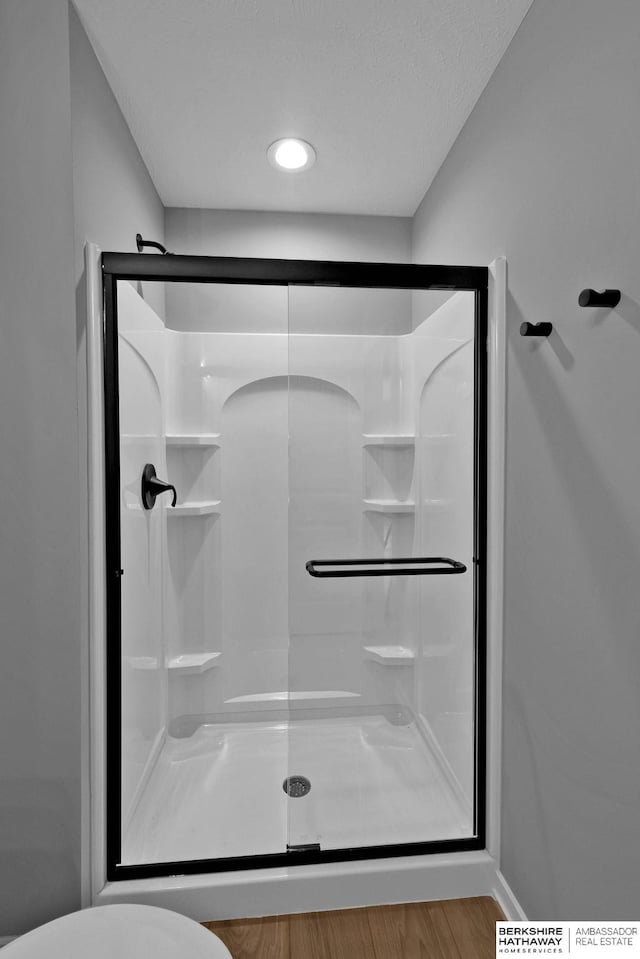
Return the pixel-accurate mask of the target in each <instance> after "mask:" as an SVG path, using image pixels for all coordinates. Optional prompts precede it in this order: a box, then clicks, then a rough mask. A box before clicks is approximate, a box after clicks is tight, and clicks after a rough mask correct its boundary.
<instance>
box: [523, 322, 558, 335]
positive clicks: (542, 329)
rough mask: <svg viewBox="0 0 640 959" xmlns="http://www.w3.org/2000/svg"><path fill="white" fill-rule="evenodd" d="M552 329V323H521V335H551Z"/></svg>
mask: <svg viewBox="0 0 640 959" xmlns="http://www.w3.org/2000/svg"><path fill="white" fill-rule="evenodd" d="M552 329H553V324H552V323H521V324H520V336H549V333H551V331H552Z"/></svg>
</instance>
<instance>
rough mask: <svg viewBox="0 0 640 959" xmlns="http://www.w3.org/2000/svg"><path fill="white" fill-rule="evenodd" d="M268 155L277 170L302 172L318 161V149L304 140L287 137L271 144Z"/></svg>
mask: <svg viewBox="0 0 640 959" xmlns="http://www.w3.org/2000/svg"><path fill="white" fill-rule="evenodd" d="M267 157H268V160H269V163H270V164H271V166H274V167H275V168H276V170H286V172H287V173H300V171H301V170H308V169H309V167H310V166H313V164H314V163H315V162H316V151H315V150H314V149H313V147H312V146H311V144H310V143H306V142H305V141H304V140H298V139H296V138H294V137H286V138H285V139H283V140H276V141H275V142H274V143H272V144H271V146H270V147H269V149H268V150H267Z"/></svg>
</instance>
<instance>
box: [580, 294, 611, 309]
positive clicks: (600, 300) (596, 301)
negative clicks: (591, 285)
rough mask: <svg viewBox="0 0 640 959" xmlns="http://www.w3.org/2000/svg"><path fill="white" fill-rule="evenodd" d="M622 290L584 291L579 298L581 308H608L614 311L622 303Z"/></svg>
mask: <svg viewBox="0 0 640 959" xmlns="http://www.w3.org/2000/svg"><path fill="white" fill-rule="evenodd" d="M620 296H621V294H620V290H602V291H601V292H600V293H598V291H597V290H583V291H582V293H581V294H580V296H579V297H578V304H579V305H580V306H608V307H609V308H610V309H613V307H614V306H617V305H618V303H619V302H620Z"/></svg>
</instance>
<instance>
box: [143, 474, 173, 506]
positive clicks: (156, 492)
mask: <svg viewBox="0 0 640 959" xmlns="http://www.w3.org/2000/svg"><path fill="white" fill-rule="evenodd" d="M169 490H173V499H172V500H171V505H172V506H175V505H176V501H177V499H178V494H177V493H176V488H175V486H172V485H171V483H165V482H164V481H163V480H161V479H158V477H157V476H156V468H155V466H154V465H153V463H147V464H146V465H145V468H144V469H143V471H142V489H141V493H142V505H143V506H144V508H145V509H153V507H154V506H155V505H156V496H160V494H161V493H168V492H169Z"/></svg>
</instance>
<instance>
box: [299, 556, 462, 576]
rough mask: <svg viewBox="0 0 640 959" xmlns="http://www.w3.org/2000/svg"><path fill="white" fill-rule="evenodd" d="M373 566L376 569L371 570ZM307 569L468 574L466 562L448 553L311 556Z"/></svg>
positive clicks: (312, 571)
mask: <svg viewBox="0 0 640 959" xmlns="http://www.w3.org/2000/svg"><path fill="white" fill-rule="evenodd" d="M438 564H439V565H438ZM319 567H322V568H321V569H320V568H319ZM336 567H348V568H347V569H343V568H336ZM370 567H375V568H374V569H371V568H370ZM422 567H426V568H422ZM305 569H306V571H307V572H308V573H309V575H310V576H317V577H321V578H324V577H335V576H339V577H343V576H444V575H451V574H452V573H466V571H467V567H466V566H465V565H464V563H459V562H458V561H457V560H455V559H449V557H447V556H411V557H409V558H404V559H389V558H388V557H384V558H382V559H310V560H309V562H308V563H305Z"/></svg>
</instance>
